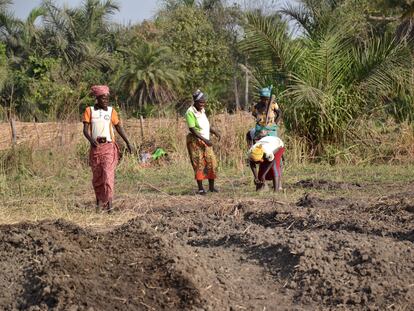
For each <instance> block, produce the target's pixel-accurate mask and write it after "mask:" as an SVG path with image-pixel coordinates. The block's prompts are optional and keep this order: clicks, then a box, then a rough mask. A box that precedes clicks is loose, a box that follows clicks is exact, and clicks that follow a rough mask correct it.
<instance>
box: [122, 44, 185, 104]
mask: <svg viewBox="0 0 414 311" xmlns="http://www.w3.org/2000/svg"><path fill="white" fill-rule="evenodd" d="M120 52H121V53H123V55H124V57H125V65H124V66H123V69H122V70H121V74H120V78H119V81H118V84H119V88H120V89H121V90H122V91H123V92H125V93H126V94H128V100H129V101H130V102H132V104H136V105H137V106H138V107H140V108H142V106H145V105H147V104H148V103H151V104H167V103H171V101H173V100H174V99H175V98H176V95H177V93H178V91H179V90H180V88H181V83H182V80H183V74H182V72H181V71H179V70H178V69H177V68H178V65H179V64H178V63H177V60H176V58H175V57H174V55H173V54H172V51H171V49H170V48H168V47H159V46H158V47H157V46H154V45H151V44H149V43H145V42H144V43H140V42H137V41H135V43H134V44H133V45H131V46H129V47H128V48H125V49H121V50H120Z"/></svg>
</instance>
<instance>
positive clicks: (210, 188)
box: [208, 179, 218, 192]
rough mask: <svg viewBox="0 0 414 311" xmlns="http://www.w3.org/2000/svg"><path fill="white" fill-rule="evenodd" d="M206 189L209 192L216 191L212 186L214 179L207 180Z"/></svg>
mask: <svg viewBox="0 0 414 311" xmlns="http://www.w3.org/2000/svg"><path fill="white" fill-rule="evenodd" d="M208 190H209V191H210V192H218V190H217V189H216V188H215V187H214V179H209V180H208Z"/></svg>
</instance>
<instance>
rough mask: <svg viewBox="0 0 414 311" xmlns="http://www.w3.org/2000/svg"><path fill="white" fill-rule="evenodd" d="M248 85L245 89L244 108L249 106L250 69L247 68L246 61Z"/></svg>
mask: <svg viewBox="0 0 414 311" xmlns="http://www.w3.org/2000/svg"><path fill="white" fill-rule="evenodd" d="M245 75H246V85H245V89H244V110H246V109H247V107H249V71H248V70H247V62H246V72H245Z"/></svg>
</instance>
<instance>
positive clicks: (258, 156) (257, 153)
mask: <svg viewBox="0 0 414 311" xmlns="http://www.w3.org/2000/svg"><path fill="white" fill-rule="evenodd" d="M263 155H264V150H263V147H262V145H258V146H256V147H254V148H253V149H252V150H251V151H250V155H249V158H250V160H252V161H254V162H259V161H262V159H263Z"/></svg>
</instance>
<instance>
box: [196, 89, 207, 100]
mask: <svg viewBox="0 0 414 311" xmlns="http://www.w3.org/2000/svg"><path fill="white" fill-rule="evenodd" d="M193 100H194V102H199V101H205V100H206V98H205V97H204V93H203V92H201V91H200V90H197V91H196V92H195V93H194V94H193Z"/></svg>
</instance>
